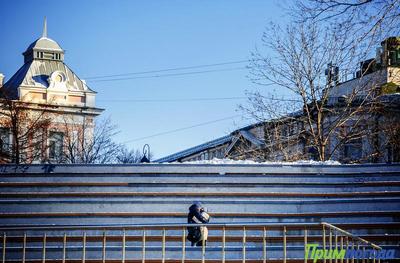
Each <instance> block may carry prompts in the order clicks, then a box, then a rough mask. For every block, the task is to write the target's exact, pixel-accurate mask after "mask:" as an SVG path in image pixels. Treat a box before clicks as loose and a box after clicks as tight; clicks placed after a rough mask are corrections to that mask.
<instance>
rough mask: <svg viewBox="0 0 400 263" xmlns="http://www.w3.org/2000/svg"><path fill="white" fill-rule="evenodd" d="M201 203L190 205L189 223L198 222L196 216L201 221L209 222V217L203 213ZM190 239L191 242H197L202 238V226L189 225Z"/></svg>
mask: <svg viewBox="0 0 400 263" xmlns="http://www.w3.org/2000/svg"><path fill="white" fill-rule="evenodd" d="M201 208H202V207H201V204H200V203H194V204H193V205H191V206H190V207H189V214H188V219H187V220H188V221H187V222H188V224H198V223H199V222H196V221H195V220H194V218H196V219H197V220H198V221H200V222H201V223H208V221H209V220H208V219H206V218H204V217H203V216H202V215H201V211H200V210H201ZM187 230H188V236H187V238H188V240H189V241H191V242H197V241H199V240H200V238H201V232H200V227H197V226H195V227H188V228H187Z"/></svg>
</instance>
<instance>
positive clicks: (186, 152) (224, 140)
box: [154, 135, 233, 163]
mask: <svg viewBox="0 0 400 263" xmlns="http://www.w3.org/2000/svg"><path fill="white" fill-rule="evenodd" d="M232 138H233V136H232V135H227V136H224V137H220V138H218V139H215V140H212V141H209V142H206V143H203V144H200V145H197V146H195V147H192V148H189V149H186V150H183V151H180V152H177V153H174V154H171V155H168V156H166V157H163V158H160V159H158V160H155V161H154V162H158V163H168V162H174V161H177V160H179V159H181V158H184V157H186V156H189V155H192V154H195V153H198V152H201V151H204V150H206V149H208V148H211V147H215V146H218V145H222V144H224V143H227V142H230V141H231V140H232Z"/></svg>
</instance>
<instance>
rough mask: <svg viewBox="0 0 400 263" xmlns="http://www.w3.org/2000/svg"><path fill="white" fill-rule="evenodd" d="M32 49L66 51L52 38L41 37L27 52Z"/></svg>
mask: <svg viewBox="0 0 400 263" xmlns="http://www.w3.org/2000/svg"><path fill="white" fill-rule="evenodd" d="M30 50H48V51H58V52H64V51H63V49H62V48H61V47H60V45H59V44H58V43H57V42H56V41H54V40H53V39H51V38H48V37H41V38H39V39H37V40H35V41H34V42H33V43H32V44H30V45H29V47H28V48H27V49H26V51H25V52H29V51H30Z"/></svg>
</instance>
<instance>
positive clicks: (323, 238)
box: [322, 225, 326, 263]
mask: <svg viewBox="0 0 400 263" xmlns="http://www.w3.org/2000/svg"><path fill="white" fill-rule="evenodd" d="M322 249H323V250H325V249H326V231H325V225H322ZM323 258H324V259H323V260H324V263H326V259H325V257H323Z"/></svg>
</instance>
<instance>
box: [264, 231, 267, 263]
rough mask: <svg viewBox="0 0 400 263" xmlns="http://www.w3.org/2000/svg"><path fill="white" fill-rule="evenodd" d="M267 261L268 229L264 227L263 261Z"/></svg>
mask: <svg viewBox="0 0 400 263" xmlns="http://www.w3.org/2000/svg"><path fill="white" fill-rule="evenodd" d="M266 262H267V229H266V228H265V226H264V227H263V263H266Z"/></svg>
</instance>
